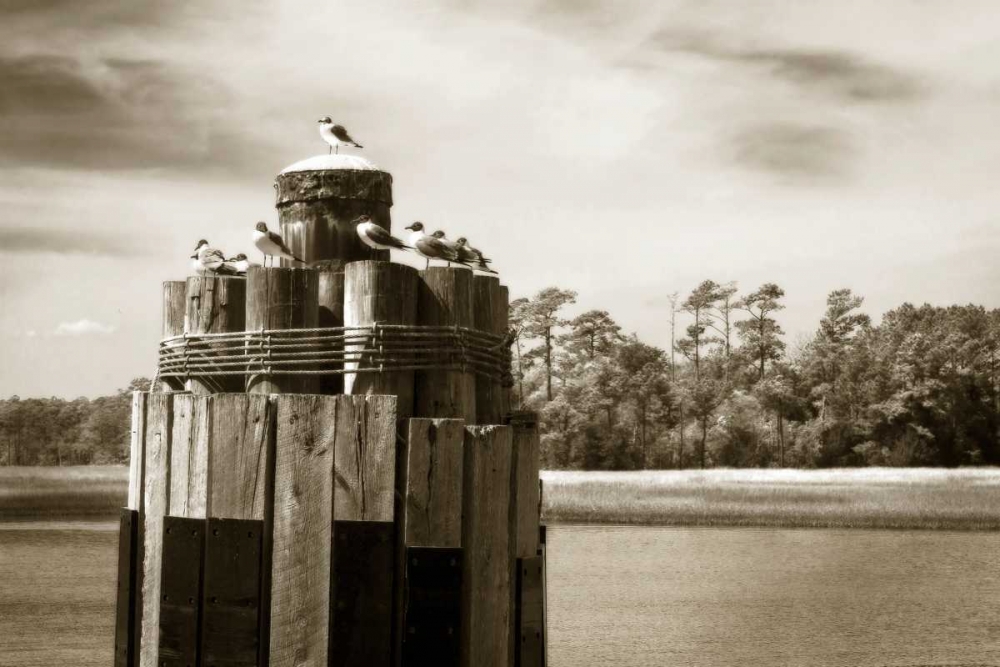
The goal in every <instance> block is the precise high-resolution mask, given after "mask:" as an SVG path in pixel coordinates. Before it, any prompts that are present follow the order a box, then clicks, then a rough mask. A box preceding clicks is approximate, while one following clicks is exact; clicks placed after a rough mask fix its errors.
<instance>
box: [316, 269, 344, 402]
mask: <svg viewBox="0 0 1000 667" xmlns="http://www.w3.org/2000/svg"><path fill="white" fill-rule="evenodd" d="M318 287H319V296H318V297H317V306H318V307H319V313H318V316H317V324H316V326H319V327H322V328H331V327H342V326H344V263H343V262H341V261H339V260H330V263H329V265H327V266H326V267H324V268H322V269H320V270H319V284H318ZM333 349H335V350H341V349H343V346H340V345H338V346H335V347H334V348H333ZM319 393H321V394H331V395H332V394H343V393H344V376H343V375H321V376H320V377H319Z"/></svg>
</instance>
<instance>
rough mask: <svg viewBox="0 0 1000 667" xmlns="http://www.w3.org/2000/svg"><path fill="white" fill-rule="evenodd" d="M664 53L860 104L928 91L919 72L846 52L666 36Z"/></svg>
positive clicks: (661, 41) (658, 39)
mask: <svg viewBox="0 0 1000 667" xmlns="http://www.w3.org/2000/svg"><path fill="white" fill-rule="evenodd" d="M653 39H654V41H655V43H657V44H658V45H659V46H660V47H661V48H662V49H664V50H666V51H671V52H681V53H688V54H692V55H696V56H701V57H704V58H709V59H713V60H717V61H723V62H728V63H733V64H736V65H741V66H746V67H750V68H755V69H760V70H763V71H764V72H766V73H768V74H769V75H771V76H772V77H774V78H776V79H781V80H783V81H786V82H790V83H793V84H795V85H797V86H799V87H802V88H807V89H810V90H813V91H816V92H818V93H821V94H824V95H828V96H831V97H835V98H838V99H841V100H844V101H854V102H862V103H864V102H887V103H889V102H909V101H913V100H917V99H919V98H922V97H923V96H924V95H925V94H926V93H927V92H928V83H927V81H926V80H924V78H923V77H920V76H918V75H917V74H915V73H913V72H908V71H904V70H902V69H899V68H895V67H891V66H889V65H886V64H882V63H877V62H873V61H872V60H869V59H866V58H862V57H861V56H859V55H857V54H854V53H851V52H849V51H843V50H815V49H795V48H768V49H758V48H743V47H736V46H729V45H726V44H724V43H723V42H722V41H721V40H720V39H718V38H717V37H714V36H712V35H709V34H706V33H695V32H680V31H673V30H664V31H660V32H658V33H657V34H656V36H655V37H654V38H653Z"/></svg>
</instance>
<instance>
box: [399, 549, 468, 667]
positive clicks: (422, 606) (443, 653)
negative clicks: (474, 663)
mask: <svg viewBox="0 0 1000 667" xmlns="http://www.w3.org/2000/svg"><path fill="white" fill-rule="evenodd" d="M406 605H407V606H406V626H405V637H406V639H405V641H404V643H403V647H402V664H403V666H404V667H458V665H459V664H460V658H461V648H462V647H461V639H462V625H463V621H462V550H461V549H460V548H458V547H407V548H406Z"/></svg>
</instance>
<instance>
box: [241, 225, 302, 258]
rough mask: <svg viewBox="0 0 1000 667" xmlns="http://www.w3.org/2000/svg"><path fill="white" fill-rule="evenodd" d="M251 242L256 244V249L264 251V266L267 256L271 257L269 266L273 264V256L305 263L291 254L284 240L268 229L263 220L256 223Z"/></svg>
mask: <svg viewBox="0 0 1000 667" xmlns="http://www.w3.org/2000/svg"><path fill="white" fill-rule="evenodd" d="M253 244H254V245H255V246H257V249H258V250H260V251H261V252H262V253H264V265H265V266H267V258H268V257H270V258H271V266H274V258H275V257H282V258H284V259H290V260H292V261H295V262H302V263H303V264H305V261H303V260H301V259H299V258H298V257H296V256H295V255H293V254H292V251H291V250H289V249H288V246H287V245H285V242H284V240H283V239H282V238H281V237H280V236H279V235H277V234H275V233H274V232H272V231H268V229H267V225H266V224H264V223H263V222H258V223H257V227H256V229H255V230H254V233H253Z"/></svg>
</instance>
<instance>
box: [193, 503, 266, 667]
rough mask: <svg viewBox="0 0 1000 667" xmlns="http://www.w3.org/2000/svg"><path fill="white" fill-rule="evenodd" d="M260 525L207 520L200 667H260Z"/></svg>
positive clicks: (252, 521) (261, 534)
mask: <svg viewBox="0 0 1000 667" xmlns="http://www.w3.org/2000/svg"><path fill="white" fill-rule="evenodd" d="M263 530H264V522H263V521H255V520H249V519H216V518H210V519H209V520H208V522H207V529H206V531H205V565H204V586H203V595H202V608H201V609H202V611H201V649H200V655H201V664H202V665H205V666H206V667H208V666H209V665H211V666H212V667H256V665H258V664H259V663H258V651H259V648H260V647H259V644H260V642H259V641H258V638H259V632H260V606H261V579H260V575H261V555H262V553H261V552H262V547H263Z"/></svg>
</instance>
